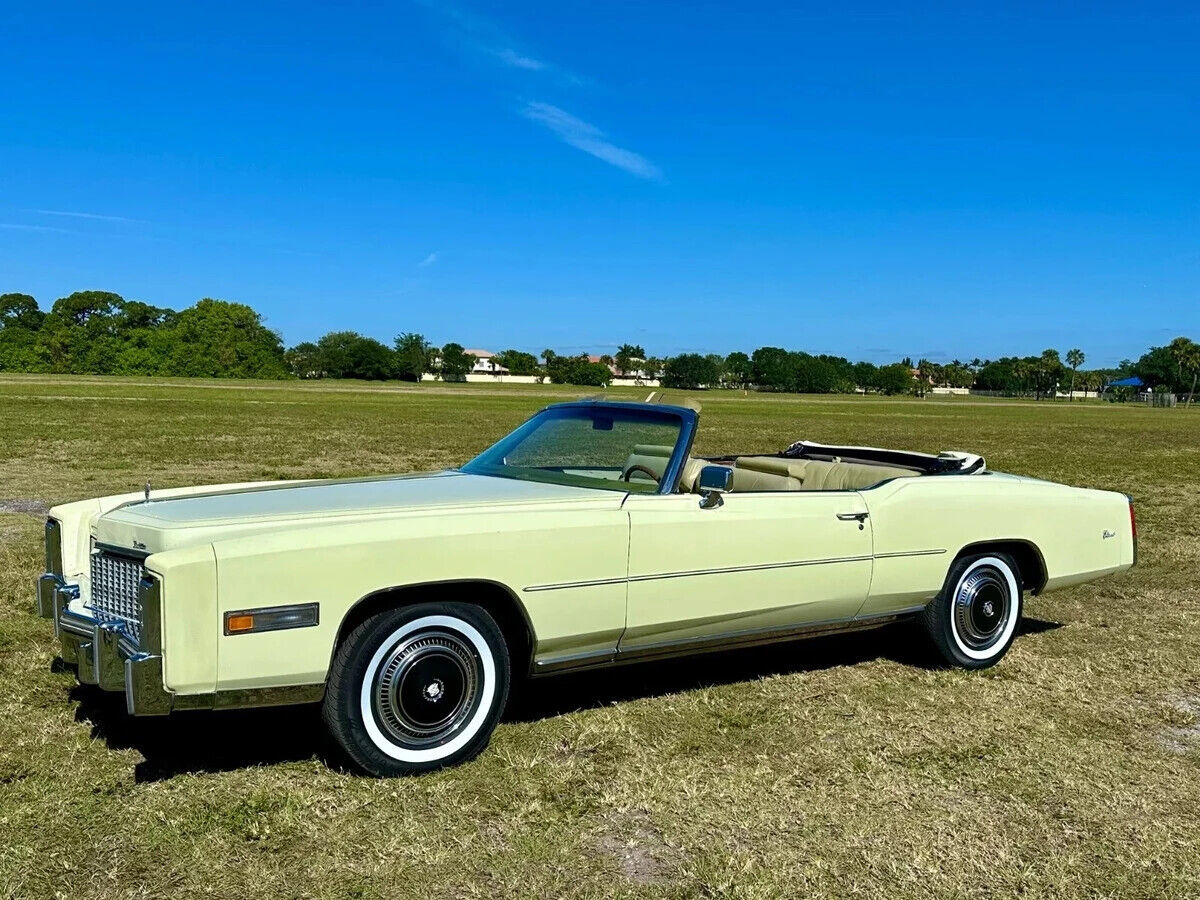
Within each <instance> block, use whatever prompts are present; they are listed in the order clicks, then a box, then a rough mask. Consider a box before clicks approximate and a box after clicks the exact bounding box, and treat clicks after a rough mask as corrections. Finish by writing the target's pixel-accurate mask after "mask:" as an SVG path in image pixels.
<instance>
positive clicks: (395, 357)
mask: <svg viewBox="0 0 1200 900" xmlns="http://www.w3.org/2000/svg"><path fill="white" fill-rule="evenodd" d="M1085 361H1086V356H1085V354H1084V353H1083V351H1082V350H1079V349H1076V348H1072V349H1070V350H1068V351H1067V352H1066V354H1065V355H1060V353H1059V351H1057V350H1054V349H1048V350H1045V351H1044V352H1043V353H1042V354H1041V355H1039V356H1025V357H1016V356H1011V357H1001V358H999V359H995V360H990V359H988V360H982V359H978V358H976V359H972V360H971V361H970V362H964V361H960V360H957V359H956V360H953V361H951V362H948V363H936V362H932V361H930V360H926V359H921V360H918V361H917V362H915V363H914V362H913V361H912V360H911V359H908V358H906V359H902V360H898V361H896V362H894V363H890V364H884V365H876V364H874V363H870V362H851V361H850V360H848V359H846V358H845V357H841V356H831V355H828V354H816V355H814V354H810V353H805V352H803V351H797V350H787V349H785V348H782V347H759V348H758V349H757V350H755V351H754V352H753V353H749V354H747V353H744V352H742V351H735V352H733V353H730V354H728V355H725V356H722V355H720V354H700V353H682V354H679V355H677V356H670V357H656V356H652V355H650V354H647V353H646V351H645V349H644V348H643V347H641V346H640V345H637V344H623V345H621V347H619V348H618V349H617V351H616V353H614V354H612V355H606V356H601V357H599V359H598V361H597V359H596V358H592V357H588V356H587V355H582V354H560V353H556V352H555V351H554V350H552V349H546V350H543V351H542V353H541V355H540V357H539V356H535V355H534V354H532V353H528V352H526V351H523V350H514V349H510V350H505V351H503V352H502V353H498V354H497V355H496V356H495V357H494V362H495V363H496V364H498V365H501V366H503V367H504V368H506V369H507V370H508V371H509V373H510V374H513V375H526V376H534V377H538V378H544V379H546V380H549V381H551V382H554V383H556V384H574V385H581V386H596V387H598V386H602V385H607V384H609V383H611V382H612V380H613V377H614V374H617V375H621V376H625V377H633V378H638V379H644V380H657V381H660V382H661V384H662V385H663V386H665V387H670V388H682V389H698V388H716V387H728V388H742V389H750V388H754V389H756V390H762V391H778V392H788V393H852V392H854V391H856V390H864V391H873V392H878V393H881V394H902V393H917V394H920V393H922V392H924V391H927V390H929V389H930V388H932V387H935V386H944V387H958V388H973V389H976V390H984V391H993V392H996V393H1002V394H1010V395H1016V396H1033V397H1037V398H1041V397H1043V396H1055V395H1056V394H1057V393H1058V392H1060V391H1068V390H1069V391H1075V390H1099V389H1100V388H1101V387H1103V386H1104V385H1106V384H1108V383H1109V382H1110V381H1113V380H1115V379H1119V378H1124V377H1127V376H1130V375H1136V376H1138V377H1139V378H1140V379H1141V380H1142V381H1143V382H1144V383H1145V384H1146V385H1147V386H1148V387H1150V388H1154V389H1160V390H1168V391H1171V392H1174V393H1176V394H1180V395H1183V394H1186V395H1187V396H1188V400H1189V402H1190V400H1191V396H1192V394H1194V392H1195V389H1196V382H1197V379H1198V378H1200V344H1197V343H1196V342H1194V341H1192V340H1190V339H1189V338H1186V337H1179V338H1176V339H1175V340H1173V341H1171V343H1169V344H1167V345H1164V346H1162V347H1151V348H1150V349H1149V350H1147V351H1146V353H1144V354H1143V355H1142V356H1141V357H1140V358H1139V359H1138V360H1136V361H1133V360H1123V361H1122V362H1121V364H1120V365H1119V366H1118V367H1117V368H1115V369H1090V370H1089V369H1084V368H1083V364H1084V362H1085ZM475 363H476V358H475V357H474V356H473V355H471V354H470V353H468V352H467V351H466V350H465V349H464V348H463V347H462V345H460V344H457V343H453V342H451V343H447V344H444V345H442V346H435V345H434V344H433V343H431V342H430V341H428V340H426V338H425V337H424V336H423V335H420V334H417V333H414V332H404V333H401V334H398V335H396V337H395V338H394V340H393V341H392V343H391V344H390V345H388V344H385V343H383V342H381V341H378V340H376V339H375V338H371V337H367V336H365V335H362V334H358V333H357V332H353V331H334V332H330V333H329V334H326V335H324V336H323V337H322V338H320V339H319V340H317V341H315V342H314V341H305V342H303V343H300V344H296V345H295V346H293V347H290V348H289V347H285V345H284V342H283V338H282V337H281V335H280V334H279V333H278V332H276V331H272V330H271V329H269V328H268V327H267V326H266V324H265V323H264V322H263V319H262V316H261V315H259V314H258V313H257V312H255V310H253V309H252V308H251V307H249V306H247V305H245V304H241V303H231V302H228V301H225V300H214V299H211V298H205V299H203V300H200V301H198V302H197V303H196V304H195V305H193V306H190V307H188V308H187V309H184V310H180V311H175V310H172V309H166V308H163V307H157V306H152V305H150V304H148V303H143V302H142V301H139V300H126V299H125V298H123V297H121V296H120V295H118V294H114V293H111V292H108V291H77V292H75V293H73V294H71V295H69V296H67V297H62V298H60V299H58V300H56V301H55V302H54V304H53V306H51V308H50V310H49V311H48V312H46V311H43V310H42V309H41V308H40V307H39V306H38V303H37V301H36V300H35V299H34V298H33V297H31V296H30V295H28V294H19V293H10V294H0V371H13V372H60V373H71V374H94V375H172V376H206V377H212V378H360V379H367V380H388V379H403V380H408V381H419V380H420V379H421V377H422V375H423V374H425V373H433V374H436V375H437V376H439V377H441V378H443V379H445V380H461V378H462V377H463V376H465V375H466V374H467V373H468V372H470V371H471V369H472V368H473V367H474V365H475Z"/></svg>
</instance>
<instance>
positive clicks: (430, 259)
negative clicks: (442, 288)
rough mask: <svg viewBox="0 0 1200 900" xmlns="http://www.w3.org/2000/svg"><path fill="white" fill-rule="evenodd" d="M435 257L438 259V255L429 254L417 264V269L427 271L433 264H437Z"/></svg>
mask: <svg viewBox="0 0 1200 900" xmlns="http://www.w3.org/2000/svg"><path fill="white" fill-rule="evenodd" d="M437 257H438V255H437V254H436V253H430V254H429V255H428V256H427V257H425V258H424V259H423V260H421V261H420V262H419V263H417V268H418V269H428V268H429V267H430V266H432V265H433V264H434V263H435V262H437Z"/></svg>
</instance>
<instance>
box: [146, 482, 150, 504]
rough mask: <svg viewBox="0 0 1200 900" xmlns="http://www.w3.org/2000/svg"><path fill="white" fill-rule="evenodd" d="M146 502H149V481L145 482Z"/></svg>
mask: <svg viewBox="0 0 1200 900" xmlns="http://www.w3.org/2000/svg"><path fill="white" fill-rule="evenodd" d="M146 502H147V503H149V502H150V482H148V481H147V482H146Z"/></svg>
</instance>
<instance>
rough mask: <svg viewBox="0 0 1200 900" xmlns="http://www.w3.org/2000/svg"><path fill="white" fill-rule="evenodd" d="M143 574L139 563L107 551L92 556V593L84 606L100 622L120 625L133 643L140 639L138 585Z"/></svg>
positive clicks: (140, 624)
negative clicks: (123, 626) (86, 606)
mask: <svg viewBox="0 0 1200 900" xmlns="http://www.w3.org/2000/svg"><path fill="white" fill-rule="evenodd" d="M145 571H146V570H145V567H144V566H143V565H142V563H141V561H140V560H137V559H132V558H131V557H128V556H119V555H117V554H116V553H109V552H108V551H106V550H97V551H94V552H93V553H92V591H91V599H90V600H88V604H87V605H88V606H90V607H91V609H92V613H93V614H94V615H95V617H96V618H97V619H99V620H100V621H101V622H121V623H123V624H124V625H125V631H126V633H127V634H128V635H129V637H130V639H131V640H132V641H133V642H134V643H135V644H138V643H141V638H142V609H141V605H140V604H139V602H138V584H139V583H140V582H141V580H142V575H144V574H145Z"/></svg>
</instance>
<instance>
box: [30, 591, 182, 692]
mask: <svg viewBox="0 0 1200 900" xmlns="http://www.w3.org/2000/svg"><path fill="white" fill-rule="evenodd" d="M78 597H79V586H78V585H74V584H67V583H65V582H64V581H63V579H62V578H61V577H60V576H58V575H56V574H54V573H53V572H47V573H46V574H44V575H41V576H39V577H38V579H37V612H38V615H39V616H41V617H42V618H45V619H53V620H54V633H55V634H56V635H57V636H58V638H59V640H60V642H61V643H62V658H63V661H64V662H67V663H74V664H75V666H76V667H77V669H78V676H79V681H80V683H81V684H94V685H96V686H97V687H99V688H101V689H102V690H105V691H114V692H115V691H123V692H124V693H125V708H126V709H127V710H128V711H129V714H130V715H134V716H163V715H166V714H167V713H169V712H170V711H171V706H172V700H173V695H172V693H171V692H170V691H168V690H167V689H166V688H165V686H164V684H163V666H162V592H161V588H160V587H159V583H158V580H157V579H155V578H153V577H149V576H147V577H145V578H143V579H142V581H141V583H140V584H139V585H138V600H139V604H140V606H141V612H142V624H141V634H142V640H141V644H140V645H139V644H136V643H135V642H134V641H133V640H132V639H131V638H130V636H129V634H128V633H127V632H126V630H125V626H124V624H123V623H121V622H100V621H98V620H97V619H95V618H93V617H91V616H89V615H86V614H81V613H77V612H74V611H72V610H71V609H70V603H71V601H72V600H75V599H77V598H78Z"/></svg>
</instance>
